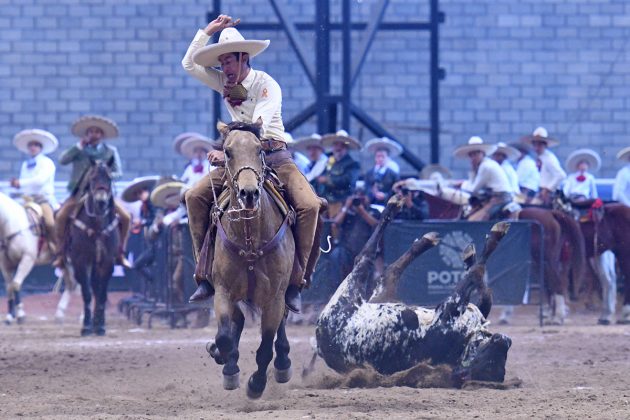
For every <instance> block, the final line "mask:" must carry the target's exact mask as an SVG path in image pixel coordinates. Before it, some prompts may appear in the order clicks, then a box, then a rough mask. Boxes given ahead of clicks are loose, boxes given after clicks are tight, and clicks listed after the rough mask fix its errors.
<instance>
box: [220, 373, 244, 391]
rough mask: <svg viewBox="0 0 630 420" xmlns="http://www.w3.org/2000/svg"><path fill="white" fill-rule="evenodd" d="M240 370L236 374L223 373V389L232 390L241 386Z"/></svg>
mask: <svg viewBox="0 0 630 420" xmlns="http://www.w3.org/2000/svg"><path fill="white" fill-rule="evenodd" d="M239 376H240V372H236V373H235V374H234V375H223V389H225V390H227V391H232V390H234V389H237V388H238V387H239V386H240V380H239Z"/></svg>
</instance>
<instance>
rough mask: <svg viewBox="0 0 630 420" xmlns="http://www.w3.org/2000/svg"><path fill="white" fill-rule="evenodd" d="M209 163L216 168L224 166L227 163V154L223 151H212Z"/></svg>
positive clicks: (209, 153) (209, 155) (209, 154)
mask: <svg viewBox="0 0 630 420" xmlns="http://www.w3.org/2000/svg"><path fill="white" fill-rule="evenodd" d="M208 161H209V162H210V163H211V164H212V165H215V166H219V165H223V164H224V163H225V154H224V153H223V151H222V150H212V151H211V152H208Z"/></svg>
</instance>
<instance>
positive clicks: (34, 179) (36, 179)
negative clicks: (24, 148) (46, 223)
mask: <svg viewBox="0 0 630 420" xmlns="http://www.w3.org/2000/svg"><path fill="white" fill-rule="evenodd" d="M29 161H30V159H29V160H26V161H24V162H22V167H21V169H20V179H19V182H20V191H21V192H22V193H24V194H25V195H41V196H43V197H44V198H45V199H46V201H48V203H49V204H50V205H51V206H52V208H53V209H57V208H58V207H59V203H58V202H57V199H56V198H55V171H56V168H55V164H54V163H53V161H52V159H50V158H49V157H48V156H45V155H44V154H42V153H40V154H39V155H37V156H35V157H34V158H33V161H34V163H35V165H32V164H31V167H30V168H29Z"/></svg>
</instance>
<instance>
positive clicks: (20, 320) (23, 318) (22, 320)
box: [17, 316, 26, 325]
mask: <svg viewBox="0 0 630 420" xmlns="http://www.w3.org/2000/svg"><path fill="white" fill-rule="evenodd" d="M25 322H26V317H25V316H18V317H17V323H18V325H22V324H24V323H25Z"/></svg>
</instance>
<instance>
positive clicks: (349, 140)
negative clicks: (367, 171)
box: [322, 130, 361, 150]
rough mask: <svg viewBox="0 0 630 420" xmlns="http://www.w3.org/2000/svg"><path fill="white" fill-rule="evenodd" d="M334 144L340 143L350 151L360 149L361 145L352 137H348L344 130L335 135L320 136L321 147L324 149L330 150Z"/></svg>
mask: <svg viewBox="0 0 630 420" xmlns="http://www.w3.org/2000/svg"><path fill="white" fill-rule="evenodd" d="M334 143H342V144H343V145H345V146H346V147H347V148H348V149H351V150H360V149H361V143H360V142H359V140H357V139H355V138H354V137H350V135H349V134H348V132H347V131H346V130H339V131H337V132H336V133H330V134H326V135H325V136H322V146H324V149H328V148H331V147H332V145H333V144H334Z"/></svg>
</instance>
